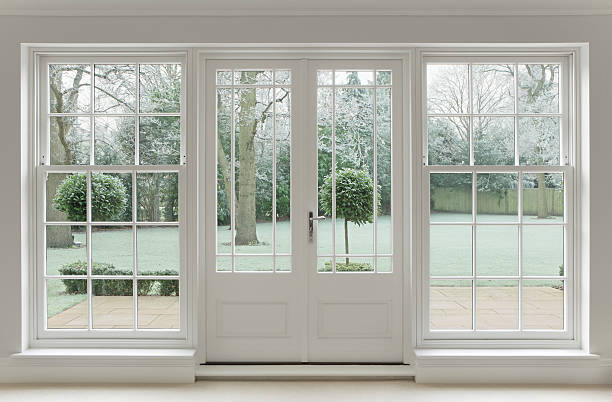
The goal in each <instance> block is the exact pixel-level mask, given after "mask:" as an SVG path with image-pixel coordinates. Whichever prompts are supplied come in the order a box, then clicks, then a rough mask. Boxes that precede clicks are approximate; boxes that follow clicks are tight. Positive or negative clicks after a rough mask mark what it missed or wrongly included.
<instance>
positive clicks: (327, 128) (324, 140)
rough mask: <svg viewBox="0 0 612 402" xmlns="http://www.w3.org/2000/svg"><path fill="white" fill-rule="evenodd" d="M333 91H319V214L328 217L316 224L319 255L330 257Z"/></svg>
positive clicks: (322, 89) (331, 240)
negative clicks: (327, 193)
mask: <svg viewBox="0 0 612 402" xmlns="http://www.w3.org/2000/svg"><path fill="white" fill-rule="evenodd" d="M319 73H321V72H319ZM330 74H331V72H330ZM332 91H333V88H318V89H317V129H318V141H317V149H318V152H317V168H318V179H317V180H318V188H317V189H318V192H317V194H318V214H319V216H325V217H327V219H326V220H324V221H318V222H316V223H315V225H316V228H315V230H316V233H317V251H318V255H330V254H332V253H333V252H334V241H333V234H332V222H331V220H332V219H331V218H332V214H331V211H329V202H328V201H329V199H327V200H326V201H325V200H324V197H323V192H322V190H323V187H324V186H326V183H327V181H328V180H329V178H330V177H331V172H332V148H333V140H332V124H333V122H332V108H333V100H332ZM326 188H329V184H328V185H327V186H326Z"/></svg>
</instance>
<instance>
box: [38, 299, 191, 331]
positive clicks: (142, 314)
mask: <svg viewBox="0 0 612 402" xmlns="http://www.w3.org/2000/svg"><path fill="white" fill-rule="evenodd" d="M87 310H88V308H87V301H84V302H81V303H79V304H77V305H76V306H73V307H71V308H69V309H67V310H64V311H62V312H61V313H59V314H57V315H55V316H53V317H50V318H49V319H48V321H47V326H48V328H87ZM92 310H93V326H94V328H132V327H133V324H134V299H133V298H132V297H131V296H94V297H93V300H92ZM138 327H139V328H146V329H157V328H159V329H161V328H164V329H176V328H178V327H179V298H178V297H177V296H139V297H138Z"/></svg>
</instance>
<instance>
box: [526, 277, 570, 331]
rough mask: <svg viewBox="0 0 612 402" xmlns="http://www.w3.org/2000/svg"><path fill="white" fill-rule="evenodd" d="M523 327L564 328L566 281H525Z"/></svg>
mask: <svg viewBox="0 0 612 402" xmlns="http://www.w3.org/2000/svg"><path fill="white" fill-rule="evenodd" d="M522 291H523V293H522V300H523V329H540V330H546V329H548V330H561V329H563V327H564V325H563V321H564V312H563V292H564V281H555V280H529V281H525V280H524V281H523V289H522Z"/></svg>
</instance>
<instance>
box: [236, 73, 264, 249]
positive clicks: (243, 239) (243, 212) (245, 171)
mask: <svg viewBox="0 0 612 402" xmlns="http://www.w3.org/2000/svg"><path fill="white" fill-rule="evenodd" d="M243 74H247V73H246V72H245V73H243ZM255 95H256V94H255V90H248V89H247V90H243V91H242V95H241V99H240V114H239V138H238V155H239V157H240V169H239V172H238V202H237V204H236V238H235V241H236V245H239V246H240V245H249V244H251V245H254V244H258V243H259V241H258V240H257V222H256V219H255V183H256V175H255V173H256V170H255V141H254V140H255V133H256V131H257V119H254V118H253V112H254V111H255V106H256V97H255Z"/></svg>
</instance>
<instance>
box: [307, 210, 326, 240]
mask: <svg viewBox="0 0 612 402" xmlns="http://www.w3.org/2000/svg"><path fill="white" fill-rule="evenodd" d="M323 220H325V217H324V216H317V217H315V214H314V212H312V211H310V212H308V240H310V241H312V236H313V233H314V222H315V221H323Z"/></svg>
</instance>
